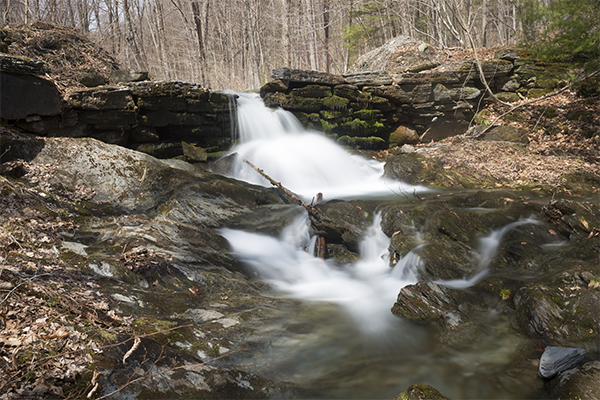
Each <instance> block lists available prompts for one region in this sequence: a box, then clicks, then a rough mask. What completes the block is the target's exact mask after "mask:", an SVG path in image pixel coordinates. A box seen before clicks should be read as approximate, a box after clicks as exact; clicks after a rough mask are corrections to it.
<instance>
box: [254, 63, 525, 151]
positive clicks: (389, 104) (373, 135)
mask: <svg viewBox="0 0 600 400" xmlns="http://www.w3.org/2000/svg"><path fill="white" fill-rule="evenodd" d="M498 57H499V58H498V59H495V60H489V61H484V62H482V65H481V67H482V68H481V69H482V71H483V74H484V77H485V81H486V82H487V83H488V84H489V85H490V88H491V89H492V91H493V92H495V93H498V96H499V97H501V98H502V99H503V100H506V101H515V100H517V99H519V98H520V97H519V95H518V94H517V93H516V91H517V90H521V89H522V87H523V85H522V83H526V84H530V83H531V82H533V85H530V86H532V87H534V86H535V79H534V80H529V81H528V80H524V78H522V77H521V76H520V75H519V74H518V73H517V72H516V71H517V70H521V69H522V70H523V71H525V69H523V68H521V67H522V66H523V65H525V64H522V63H521V64H520V63H518V62H516V61H515V60H516V55H515V54H514V53H511V52H508V53H507V52H504V53H502V54H499V55H498ZM437 66H438V65H437V64H436V65H431V66H429V68H432V67H437ZM444 69H445V70H444ZM413 70H415V71H416V70H419V69H413ZM523 71H521V72H523ZM480 75H481V74H480V72H479V68H478V67H477V64H476V63H475V62H473V61H466V62H463V63H458V64H456V63H455V64H449V65H448V66H446V68H442V70H441V71H440V68H436V70H435V71H430V70H429V69H428V68H425V69H424V70H421V71H420V72H406V73H402V74H390V73H388V72H386V71H373V72H355V73H351V74H346V75H333V74H326V73H323V72H312V71H304V70H293V69H289V68H278V69H275V70H273V75H272V78H273V80H272V81H270V82H268V83H267V84H265V85H264V86H263V87H262V88H261V95H262V96H263V98H264V100H265V103H266V104H267V105H268V106H270V107H281V108H283V109H286V110H289V111H291V112H293V113H294V114H295V115H296V117H298V119H299V120H300V121H301V122H302V123H303V124H304V125H305V126H306V127H307V128H309V129H314V130H317V131H322V132H324V133H327V134H330V135H332V136H334V137H335V138H336V139H337V140H338V142H340V143H341V144H345V145H354V146H356V147H360V148H372V149H377V148H388V147H394V146H396V145H402V144H407V143H408V144H411V143H417V142H419V141H420V142H430V141H436V140H440V139H443V138H446V137H449V136H453V135H456V134H461V133H465V132H466V130H467V129H468V127H469V123H470V121H471V120H472V119H473V117H474V116H475V114H476V113H477V111H478V110H479V109H481V107H482V105H483V104H485V103H486V102H488V101H489V96H488V95H487V93H486V89H485V85H484V83H483V82H482V79H481V78H480ZM529 78H530V77H528V78H527V79H529ZM526 94H527V93H525V94H522V93H521V96H523V97H525V95H526Z"/></svg>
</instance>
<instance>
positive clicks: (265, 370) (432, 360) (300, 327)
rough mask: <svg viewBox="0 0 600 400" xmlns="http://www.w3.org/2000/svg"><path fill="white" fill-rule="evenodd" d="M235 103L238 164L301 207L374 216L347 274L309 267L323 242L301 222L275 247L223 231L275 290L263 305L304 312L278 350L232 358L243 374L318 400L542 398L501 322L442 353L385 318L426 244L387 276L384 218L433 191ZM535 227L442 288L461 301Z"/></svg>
mask: <svg viewBox="0 0 600 400" xmlns="http://www.w3.org/2000/svg"><path fill="white" fill-rule="evenodd" d="M238 103H239V111H238V113H239V117H238V123H239V137H240V144H239V145H238V146H236V147H235V148H234V149H233V150H232V151H233V152H236V153H238V154H239V155H241V156H242V157H244V158H246V159H248V160H250V161H251V162H252V163H253V164H255V165H257V166H259V167H260V168H261V169H263V170H264V171H265V173H267V174H268V175H269V176H271V177H272V178H273V179H275V180H276V181H278V182H281V183H282V185H283V186H285V187H287V188H289V189H290V190H292V191H293V192H294V193H296V194H298V195H299V196H300V197H301V198H302V199H304V200H305V201H306V202H311V201H313V200H314V198H315V195H316V194H317V193H322V194H323V198H324V200H325V201H327V200H332V199H343V200H346V201H349V200H352V199H363V200H365V201H367V202H369V203H370V204H374V209H375V210H376V211H375V212H374V213H373V218H372V225H371V227H370V228H369V229H368V230H367V232H366V233H365V234H364V237H363V240H362V242H361V244H360V250H359V253H360V260H359V261H356V262H352V263H347V264H343V265H341V264H339V263H336V262H335V261H334V260H322V259H319V258H316V257H314V256H313V255H312V254H314V246H315V240H316V237H315V236H314V235H313V234H312V233H311V231H310V227H309V225H310V223H309V220H308V216H307V215H306V213H302V214H301V215H300V216H299V217H297V218H296V219H295V220H294V221H293V222H292V223H291V224H290V225H288V226H287V227H286V228H285V229H283V231H282V232H281V234H280V235H279V236H278V237H274V236H268V235H264V234H258V233H252V232H245V231H243V230H235V229H221V230H220V233H221V235H222V236H223V237H225V238H226V239H227V240H228V242H229V244H230V246H231V248H232V252H233V254H234V255H235V257H236V258H238V259H239V260H240V261H242V262H243V263H244V264H245V265H246V266H247V268H248V271H249V273H250V274H251V275H253V276H256V277H259V278H260V279H261V280H263V281H265V282H267V283H268V284H269V286H270V288H271V291H270V294H268V295H270V296H275V297H287V298H293V299H298V300H301V301H302V303H301V304H302V305H301V306H300V310H299V311H298V312H295V313H294V315H290V316H289V321H287V324H288V326H289V327H291V328H288V331H289V332H288V334H286V335H281V336H277V337H274V338H272V339H271V340H270V341H269V345H268V346H266V347H265V348H263V349H262V350H261V351H259V352H257V353H256V354H253V356H252V357H250V358H242V357H239V358H236V359H235V365H236V367H238V368H244V369H247V370H249V371H251V372H253V373H258V374H260V375H262V376H265V377H267V378H271V379H275V380H279V381H288V382H293V383H294V384H296V385H298V386H299V387H302V388H305V389H306V390H308V391H309V392H310V393H312V394H313V396H314V397H317V398H370V399H374V398H387V399H391V398H394V397H395V396H396V395H398V393H400V392H401V391H402V390H404V389H405V388H406V387H407V386H409V385H410V384H412V383H426V384H430V385H432V386H434V387H436V388H437V389H438V390H440V392H441V393H443V394H444V395H446V396H449V397H450V398H454V399H459V398H503V399H507V398H531V397H537V395H538V393H537V388H536V383H535V380H536V376H535V373H532V374H530V375H529V376H527V375H523V376H515V375H517V374H518V372H516V371H517V370H515V368H514V365H512V366H511V367H510V368H509V367H508V366H509V365H510V364H511V362H512V361H513V357H514V353H515V352H516V351H518V346H519V343H520V338H519V337H518V336H517V335H516V333H515V332H514V330H513V329H511V326H510V320H509V319H508V318H507V317H506V316H505V315H502V314H500V313H497V312H494V311H490V312H487V313H481V315H478V317H477V318H479V319H480V322H482V323H483V324H484V325H485V326H486V332H485V337H477V338H476V339H475V340H473V341H472V343H470V344H469V345H467V346H463V347H461V348H460V349H449V348H448V347H443V346H439V345H438V343H437V339H436V333H435V331H434V330H433V329H431V327H429V326H425V325H419V324H416V323H414V322H411V321H408V320H404V319H401V318H398V317H396V316H394V315H393V314H392V313H391V312H390V308H391V306H392V305H393V304H394V302H395V300H396V297H397V296H398V293H399V291H400V289H401V288H403V287H405V286H406V285H409V284H414V283H416V282H417V278H418V274H419V272H418V271H419V268H420V264H421V257H420V251H421V250H422V249H423V247H424V246H427V243H426V242H425V241H423V240H422V239H419V240H422V243H421V244H420V245H418V246H416V247H415V248H414V249H412V250H411V251H410V252H408V253H407V254H405V255H404V256H403V257H401V258H400V259H399V260H398V262H397V263H396V265H395V266H394V267H393V268H391V267H390V253H389V248H390V238H389V237H388V236H386V235H385V233H384V232H383V231H382V228H381V222H382V217H381V211H378V210H377V209H378V207H379V204H382V205H385V204H389V203H390V202H396V203H402V196H399V195H398V194H397V193H399V192H403V193H420V194H423V193H432V191H431V190H429V189H428V188H426V187H424V186H411V185H407V184H405V183H402V182H396V181H390V180H386V179H383V178H382V173H383V163H379V162H376V161H373V160H366V159H364V158H362V157H359V156H351V155H348V153H347V152H346V151H345V150H343V149H342V148H340V147H339V146H337V145H336V144H335V143H334V142H333V141H331V140H329V139H327V138H326V137H324V136H322V135H319V134H316V133H311V132H305V131H303V129H302V127H301V126H300V124H299V123H298V121H296V120H295V118H294V117H293V115H292V114H291V113H289V112H286V111H283V110H276V111H273V110H269V109H267V108H265V107H264V106H263V105H262V103H261V100H260V98H259V97H258V96H257V95H250V94H240V98H239V100H238ZM233 171H235V172H234V173H233V174H232V176H233V177H234V178H236V179H239V180H245V181H247V182H250V183H254V184H259V185H263V186H266V187H268V186H269V185H270V184H269V183H268V181H267V180H266V179H264V178H262V177H261V176H260V175H259V174H257V173H256V171H254V170H253V169H252V168H250V167H249V166H248V165H246V164H245V163H244V162H243V161H241V160H240V158H238V163H237V164H236V166H235V168H234V170H233ZM484 211H485V210H484ZM536 223H537V221H536V220H535V219H534V218H530V217H521V218H520V219H518V220H516V221H507V223H505V224H503V225H501V226H499V227H498V228H497V229H492V230H491V231H489V232H488V234H487V235H482V236H481V237H480V238H479V239H478V244H477V246H476V250H475V251H474V253H473V254H472V257H473V265H472V267H473V268H472V273H471V274H469V275H468V276H464V277H463V278H460V279H452V280H438V281H437V283H439V284H440V285H446V286H448V287H452V288H459V289H466V288H468V287H471V286H473V285H475V284H476V283H478V282H479V281H480V280H481V279H483V278H484V277H486V276H488V275H489V274H490V270H489V265H490V262H491V260H492V259H493V258H494V256H495V255H496V253H497V251H498V246H499V244H500V242H501V240H502V238H503V236H504V235H505V234H507V233H508V232H510V231H512V230H513V229H515V228H517V227H519V226H522V225H527V224H536ZM415 234H416V236H417V237H419V236H420V232H419V231H418V230H416V232H415ZM521 367H522V366H519V368H521ZM517 369H518V368H517ZM532 369H534V367H532ZM507 370H509V371H508V372H507Z"/></svg>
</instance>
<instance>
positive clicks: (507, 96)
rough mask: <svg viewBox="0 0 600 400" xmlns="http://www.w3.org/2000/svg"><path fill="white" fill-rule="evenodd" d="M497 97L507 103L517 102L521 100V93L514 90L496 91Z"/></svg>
mask: <svg viewBox="0 0 600 400" xmlns="http://www.w3.org/2000/svg"><path fill="white" fill-rule="evenodd" d="M496 97H497V98H498V100H500V101H504V102H505V103H515V102H517V101H519V100H521V98H520V97H519V95H518V94H516V93H514V92H500V93H496Z"/></svg>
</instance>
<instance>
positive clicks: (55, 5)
mask: <svg viewBox="0 0 600 400" xmlns="http://www.w3.org/2000/svg"><path fill="white" fill-rule="evenodd" d="M599 15H600V1H599V0H227V1H219V0H0V23H1V25H2V26H4V25H6V24H22V23H31V22H35V21H48V22H53V23H58V24H61V25H65V26H70V27H75V28H79V29H81V30H82V31H83V32H88V33H89V34H90V36H91V37H92V38H94V39H95V40H96V41H97V43H99V44H101V45H102V46H103V47H104V48H105V49H106V50H108V51H109V52H110V53H112V54H113V55H114V56H115V58H116V59H118V60H119V62H120V63H121V65H122V66H123V67H125V68H131V69H135V70H145V71H149V72H150V75H151V77H152V78H153V79H177V80H184V81H191V82H198V83H201V84H202V85H203V86H205V87H207V88H217V89H221V88H232V89H238V90H243V89H248V88H257V87H259V86H260V85H261V84H263V83H264V82H265V81H266V80H268V79H269V75H270V74H271V70H272V69H273V68H277V67H281V66H287V67H291V68H301V69H311V70H318V71H327V72H332V73H338V74H341V73H344V72H346V71H347V70H348V68H350V67H351V65H352V63H353V62H354V61H355V60H356V59H357V58H358V57H359V56H360V55H362V54H364V53H366V52H368V51H370V50H373V49H374V48H376V47H378V46H380V45H382V44H383V43H385V42H386V41H388V40H390V39H392V38H394V37H396V36H400V35H403V36H406V37H409V38H411V39H415V40H423V41H425V42H427V43H429V44H431V45H433V46H436V47H440V48H452V47H470V46H477V47H496V46H506V45H516V44H518V43H529V44H536V43H541V42H547V43H550V42H552V43H554V44H556V42H557V38H560V41H561V43H559V44H558V45H555V46H550V47H547V49H550V50H547V54H549V55H552V54H551V53H552V49H554V53H555V54H554V56H564V48H565V46H566V47H567V48H568V49H569V50H570V52H569V53H570V54H571V53H575V52H577V53H580V54H584V55H586V56H587V57H594V56H597V55H598V48H600V41H599V39H598V38H599V36H600V32H599V28H598V26H600V21H599V18H600V17H599ZM556 49H558V51H556Z"/></svg>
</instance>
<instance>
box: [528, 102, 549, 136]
mask: <svg viewBox="0 0 600 400" xmlns="http://www.w3.org/2000/svg"><path fill="white" fill-rule="evenodd" d="M547 109H548V106H546V108H544V111H542V113H541V114H540V116H539V117H538V119H537V121H535V125H534V126H533V128H531V132H535V128H537V126H538V124H539V123H540V121H541V120H542V117H543V116H544V114H546V110H547Z"/></svg>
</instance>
